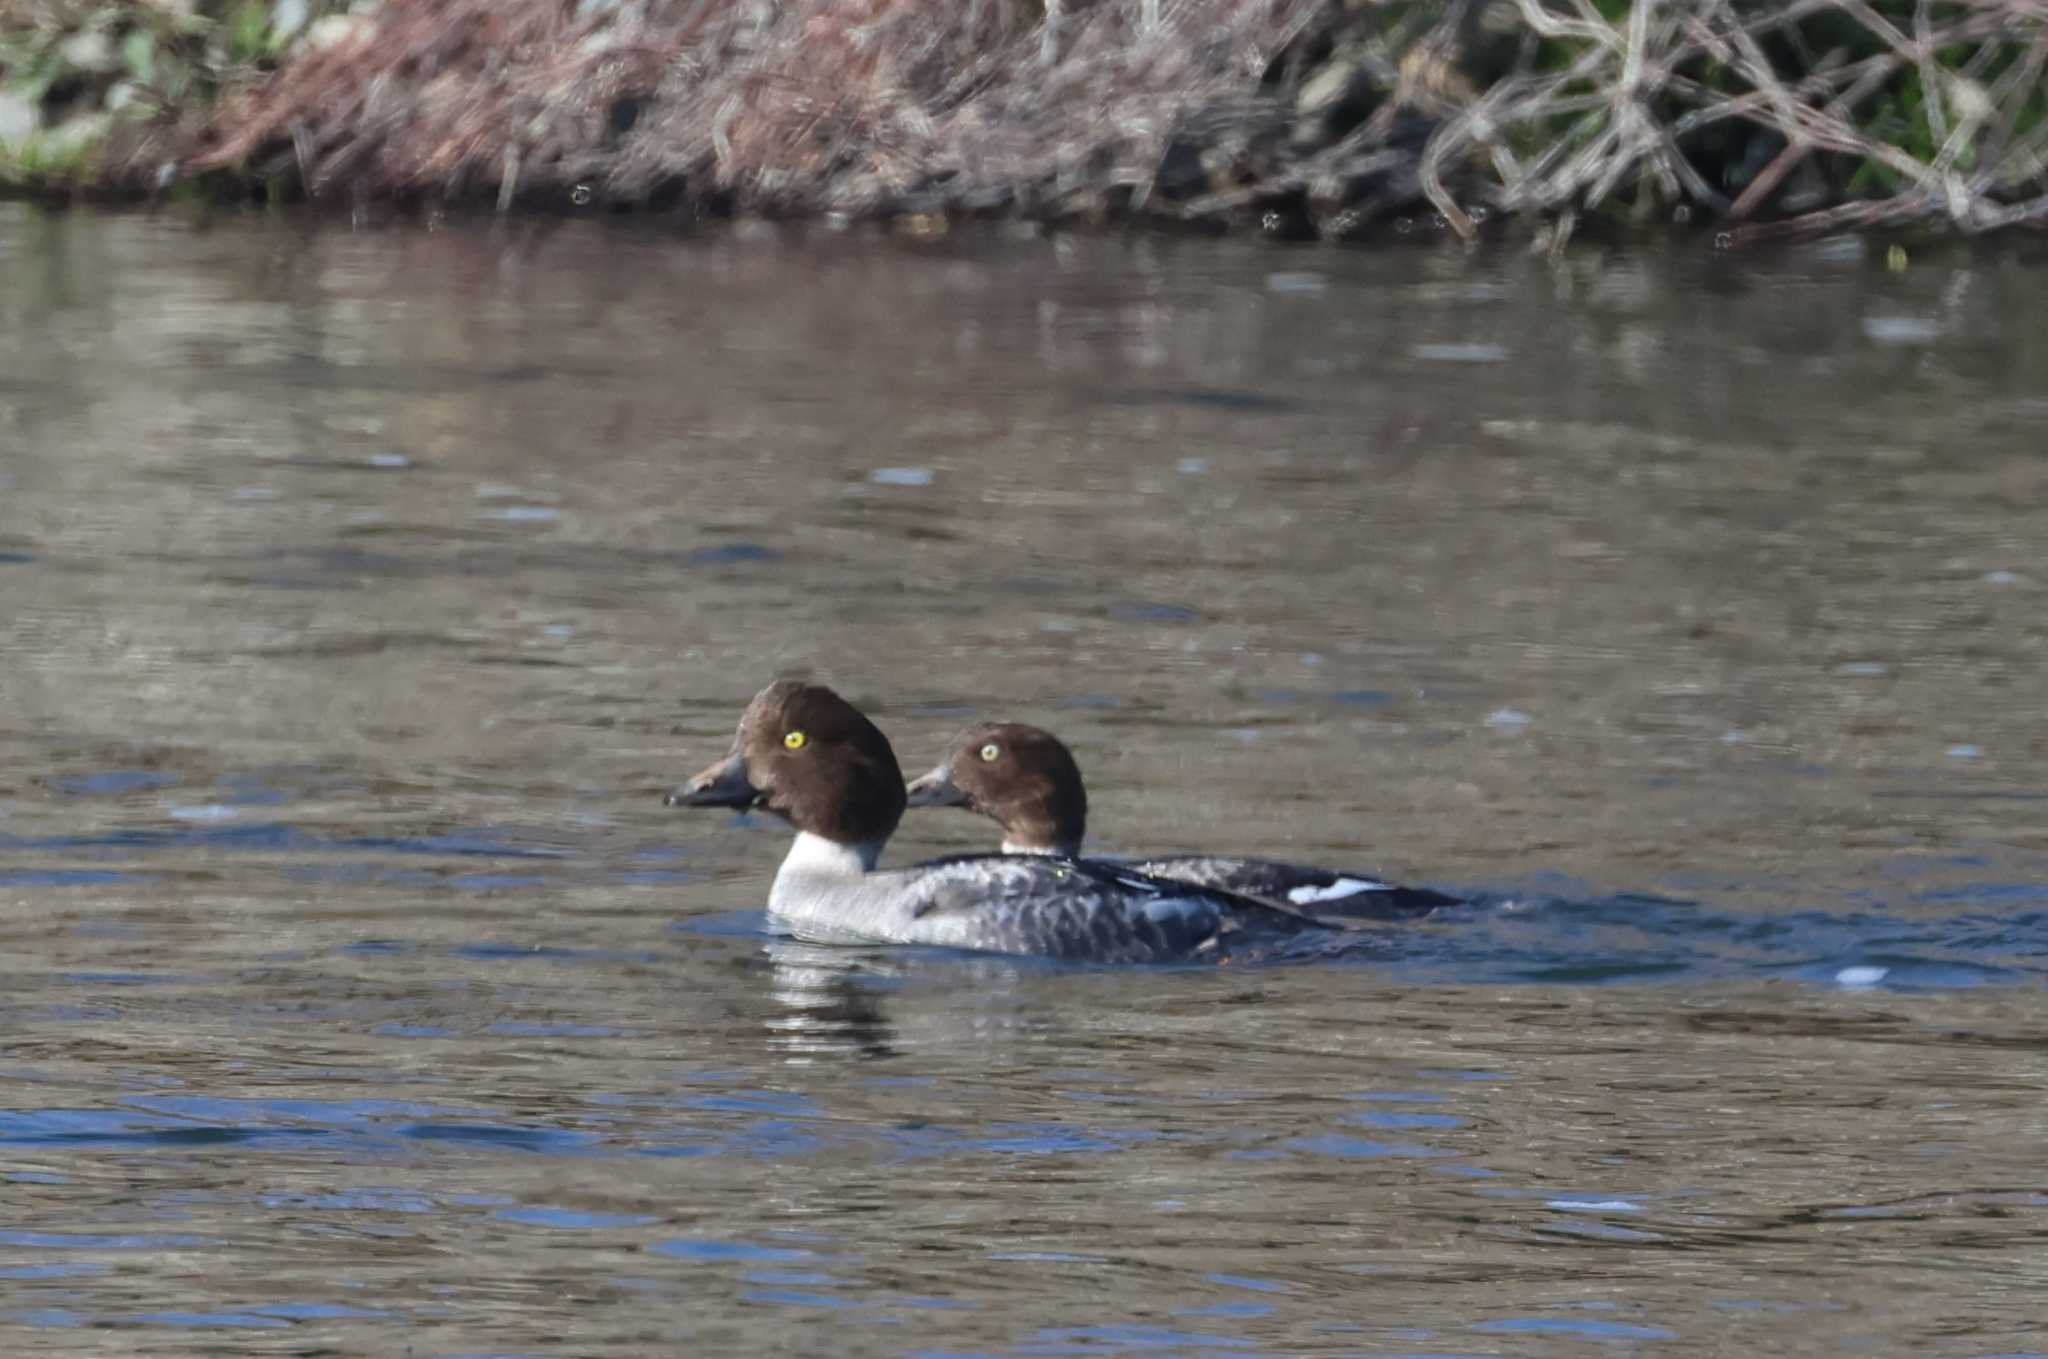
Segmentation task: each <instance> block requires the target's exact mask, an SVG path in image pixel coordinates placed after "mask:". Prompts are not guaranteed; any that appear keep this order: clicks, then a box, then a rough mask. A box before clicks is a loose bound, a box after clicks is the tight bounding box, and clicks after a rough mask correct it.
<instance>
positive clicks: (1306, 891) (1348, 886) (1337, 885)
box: [1287, 878, 1387, 906]
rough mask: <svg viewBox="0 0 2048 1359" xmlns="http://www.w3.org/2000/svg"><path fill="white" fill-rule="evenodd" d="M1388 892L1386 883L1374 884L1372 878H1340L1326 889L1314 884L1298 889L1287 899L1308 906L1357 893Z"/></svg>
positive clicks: (1290, 893) (1288, 895) (1298, 904)
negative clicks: (1313, 902) (1314, 902)
mask: <svg viewBox="0 0 2048 1359" xmlns="http://www.w3.org/2000/svg"><path fill="white" fill-rule="evenodd" d="M1386 890H1387V885H1386V884H1385V883H1383V882H1374V881H1373V880H1372V879H1371V878H1339V879H1337V880H1336V881H1335V882H1333V883H1330V884H1328V885H1327V886H1324V887H1317V886H1316V885H1315V884H1313V883H1310V884H1309V885H1307V886H1305V887H1297V888H1295V889H1294V890H1293V891H1291V892H1289V893H1288V894H1287V899H1288V900H1289V901H1291V902H1293V903H1294V904H1295V905H1297V906H1306V905H1308V904H1309V903H1310V902H1312V901H1335V900H1336V899H1337V898H1338V897H1348V896H1351V895H1352V894H1354V893H1357V892H1384V891H1386Z"/></svg>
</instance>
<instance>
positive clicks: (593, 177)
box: [0, 0, 2048, 248]
mask: <svg viewBox="0 0 2048 1359" xmlns="http://www.w3.org/2000/svg"><path fill="white" fill-rule="evenodd" d="M213 11H223V13H222V14H214V13H212V12H213ZM1610 12H1611V17H1609V18H1605V19H1602V18H1599V17H1598V16H1599V15H1603V14H1609V13H1610ZM164 13H165V11H163V10H160V9H158V8H157V7H156V6H154V5H148V4H143V3H139V0H109V2H108V3H107V4H106V5H105V6H104V8H103V9H102V10H100V11H99V12H97V13H96V14H95V15H93V16H91V17H90V19H89V20H88V21H85V22H84V23H82V24H75V25H74V26H73V27H71V28H61V27H46V28H42V29H38V28H36V27H35V21H34V20H33V19H31V20H28V21H26V26H24V21H23V20H22V19H21V18H20V17H18V16H17V17H14V18H10V19H9V20H7V21H6V22H5V26H4V27H0V195H4V196H8V197H28V198H35V199H41V200H44V201H52V200H59V201H61V200H68V199H79V200H84V201H89V202H98V203H129V204H133V203H140V202H150V201H161V200H162V199H165V198H171V199H199V200H203V201H209V202H288V201H296V200H305V199H311V200H313V201H315V202H320V203H337V204H342V205H344V210H351V211H353V210H360V209H363V208H367V207H372V206H374V207H375V208H376V209H377V210H378V211H384V210H393V211H400V212H405V211H419V212H425V213H428V214H432V213H436V212H441V211H464V212H467V211H470V210H475V209H479V208H481V209H484V210H487V211H492V212H496V213H501V214H502V213H509V212H521V213H540V214H543V215H545V214H548V213H562V214H565V215H570V216H575V215H581V214H586V213H615V212H623V213H639V214H650V215H655V216H664V215H667V216H683V217H688V218H709V219H749V218H758V219H763V220H769V221H776V220H809V221H817V222H820V223H824V224H826V225H832V226H845V225H851V224H856V223H863V222H886V223H890V224H892V225H893V226H894V227H895V228H896V229H899V230H903V231H906V232H908V233H910V234H918V233H919V232H921V231H929V232H933V233H942V232H944V231H946V230H950V229H951V228H952V227H953V226H954V225H957V224H958V223H960V222H963V221H976V220H989V221H996V222H1001V221H1022V222H1028V223H1032V224H1034V225H1036V226H1038V227H1041V228H1066V227H1075V226H1081V227H1104V226H1139V227H1147V228H1154V229H1167V230H1172V231H1181V232H1187V233H1190V234H1196V235H1208V234H1226V233H1257V234H1264V235H1267V236H1271V237H1274V238H1277V239H1281V240H1290V241H1310V240H1321V241H1340V242H1345V241H1373V240H1378V239H1383V238H1388V237H1397V236H1399V235H1401V234H1403V233H1404V232H1405V231H1411V230H1414V229H1416V228H1417V224H1418V223H1419V224H1421V228H1420V229H1422V230H1423V231H1425V232H1432V231H1433V226H1432V224H1434V223H1438V222H1441V223H1442V224H1443V225H1444V227H1445V228H1446V229H1447V230H1449V231H1450V232H1451V233H1453V234H1455V235H1457V236H1460V237H1463V238H1464V239H1466V240H1474V239H1477V238H1478V237H1479V236H1481V235H1482V234H1484V235H1489V236H1491V235H1493V234H1495V231H1496V230H1499V231H1505V232H1509V233H1515V234H1520V235H1522V236H1524V237H1527V238H1529V239H1531V240H1533V241H1534V242H1535V243H1536V244H1537V245H1538V246H1547V247H1550V248H1558V247H1561V246H1562V245H1563V244H1565V243H1566V242H1567V241H1569V240H1570V239H1571V237H1572V236H1573V235H1574V234H1575V233H1577V232H1578V231H1580V230H1582V229H1584V230H1599V231H1602V232H1604V231H1607V230H1612V229H1616V228H1620V229H1625V230H1626V229H1638V228H1646V227H1652V226H1664V225H1680V226H1684V227H1687V228H1689V229H1697V230H1703V231H1706V232H1709V233H1712V234H1713V237H1714V239H1715V241H1716V243H1717V244H1741V243H1747V242H1750V241H1755V240H1762V239H1770V238H1772V237H1779V236H1795V235H1810V234H1819V233H1825V232H1829V231H1839V230H1853V229H1870V228H1880V229H1882V228H1906V229H1913V230H1925V229H1927V228H1930V227H1931V228H1948V229H1954V230H1956V231H1958V232H1960V233H1962V234H1970V235H1977V234H1983V233H1986V232H1996V231H2004V230H2027V229H2033V230H2040V229H2042V228H2044V227H2048V87H2044V82H2043V79H2042V69H2043V67H2044V66H2048V14H2043V13H2041V12H2040V11H2039V10H2038V7H2029V6H2027V5H2025V4H2023V3H2022V0H1960V2H1959V3H1957V4H1954V5H1950V6H1947V7H1945V8H1944V11H1943V13H1942V15H1941V17H1940V19H1939V21H1938V22H1935V21H1932V20H1930V18H1929V16H1928V13H1927V12H1926V11H1924V10H1922V9H1920V8H1919V7H1917V6H1915V5H1913V4H1910V3H1905V4H1902V3H1896V2H1887V3H1877V4H1869V5H1866V4H1860V3H1857V2H1856V0H1811V3H1808V4H1806V5H1802V6H1783V5H1765V4H1760V3H1757V4H1750V3H1741V2H1740V0H1664V3H1663V4H1661V5H1657V6H1644V5H1636V6H1628V5H1621V4H1610V5H1607V6H1606V7H1605V8H1604V9H1598V10H1596V9H1594V8H1593V7H1592V6H1590V5H1586V6H1581V5H1568V4H1566V3H1564V2H1563V0H1452V3H1448V4H1422V3H1404V2H1403V0H1390V2H1388V3H1378V4H1370V3H1365V2H1364V0H1182V3H1180V4H1178V5H1164V6H1162V5H1161V4H1159V3H1157V2H1156V0H958V3H955V2H954V0H802V2H798V3H789V4H785V5H780V6H777V5H770V4H761V5H746V4H738V3H732V4H720V3H717V2H716V0H670V2H669V3H663V2H662V0H640V2H639V3H633V2H632V0H619V3H615V4H612V5H608V6H605V5H588V6H583V7H579V8H568V7H564V6H562V5H560V4H552V3H542V0H382V2H381V3H370V4H362V5H360V7H351V6H349V5H347V4H342V3H335V2H334V0H312V2H311V3H307V2H306V0H298V3H292V0H276V3H272V4H255V5H254V6H253V7H252V6H251V5H249V4H244V5H241V6H239V7H237V8H235V9H233V10H232V11H229V9H228V7H227V6H225V5H223V4H220V3H217V0H194V4H193V8H192V9H191V10H190V11H189V12H186V14H185V17H184V18H183V19H181V20H177V21H175V22H173V21H170V20H166V19H165V18H164V17H163V16H164ZM230 14H231V15H233V16H239V17H237V18H233V19H232V23H231V20H230V18H229V17H227V16H228V15H230ZM252 14H259V15H260V16H261V17H262V19H263V22H262V23H256V22H253V21H252V20H251V19H250V18H249V16H250V15H252ZM287 20H289V22H287ZM52 22H53V23H54V22H55V21H52ZM1930 91H1932V94H1931V95H1930V93H1929V92H1930ZM1489 224H1491V225H1489Z"/></svg>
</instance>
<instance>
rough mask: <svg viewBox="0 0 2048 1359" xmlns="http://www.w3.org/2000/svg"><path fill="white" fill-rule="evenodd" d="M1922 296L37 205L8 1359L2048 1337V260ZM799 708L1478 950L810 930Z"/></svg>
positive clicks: (1722, 277) (15, 838) (8, 380)
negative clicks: (1214, 952) (1008, 942)
mask: <svg viewBox="0 0 2048 1359" xmlns="http://www.w3.org/2000/svg"><path fill="white" fill-rule="evenodd" d="M1881 256H1882V251H1881V250H1879V249H1872V250H1869V251H1867V252H1866V251H1864V250H1862V249H1860V248H1859V247H1858V246H1857V245H1856V243H1854V242H1847V241H1836V242H1828V243H1823V244H1821V245H1819V246H1815V247H1811V248H1806V249H1802V250H1800V251H1796V252H1791V253H1786V254H1783V255H1777V256H1770V257H1756V256H1744V257H1739V258H1722V257H1715V256H1712V255H1710V254H1707V253H1705V252H1704V251H1696V250H1694V249H1693V248H1691V247H1689V246H1680V247H1674V248H1670V249H1666V250H1657V249H1649V248H1638V249H1633V250H1625V251H1617V252H1613V253H1606V252H1602V251H1599V250H1597V249H1592V248H1588V249H1586V250H1583V251H1580V252H1576V253H1574V254H1573V255H1572V256H1571V257H1570V258H1569V259H1568V260H1566V261H1565V262H1564V263H1563V264H1561V265H1551V264H1547V263H1544V262H1541V261H1537V260H1531V259H1527V258H1524V257H1521V256H1519V255H1516V254H1512V253H1502V254H1498V255H1486V256H1479V257H1475V258H1468V257H1466V256H1464V255H1462V254H1459V253H1457V252H1454V251H1447V250H1441V249H1438V248H1435V247H1418V248H1415V249H1401V250H1393V251H1386V252H1378V253H1359V254H1346V253H1338V252H1332V251H1308V252H1302V253H1295V252H1289V251H1285V250H1279V249H1275V248H1273V247H1270V246H1267V245H1262V244H1256V243H1252V244H1218V243H1211V242H1160V241H1137V242H1126V241H1116V240H1059V241H1044V240H1008V239H996V238H992V237H990V238H975V239H971V240H960V239H956V240H953V241H950V242H942V243H939V244H936V245H922V246H908V245H902V244H895V243H890V242H885V241H876V240H870V239H859V238H854V237H831V236H803V235H795V234H791V235H784V236H779V237H778V236H775V235H772V234H764V233H758V232H739V233H734V234H721V235H718V236H715V237H712V238H709V239H701V240H692V239H686V238H682V237H678V236H676V235H674V234H672V233H670V232H667V231H651V230H632V229H617V228H604V227H598V226H591V225H585V224H568V225H563V224H549V225H542V226H518V227H510V228H505V229H502V230H495V231H493V230H489V229H483V228H475V229H471V228H454V229H448V230H443V231H438V232H427V231H420V230H398V229H389V230H380V231H373V232H361V233H351V232H349V231H346V230H343V229H340V228H337V227H335V226H333V225H312V224H301V223H272V222H259V221H251V222H230V223H226V224H221V225H216V226H214V227H212V228H210V229H206V230H197V229H194V228H193V227H191V226H190V225H189V224H186V223H182V222H180V221H177V220H174V219H171V218H155V219H152V218H146V217H141V216H123V217H111V218H108V217H96V216H92V215H87V214H73V215H68V216H54V217H52V216H44V215H41V214H39V213H37V212H35V211H33V210H30V209H26V208H22V207H0V637H4V639H5V647H6V653H5V654H6V661H5V669H4V672H0V1044H4V1049H0V1344H4V1351H5V1352H6V1353H7V1354H9V1355H14V1354H41V1353H66V1354H109V1355H126V1354H134V1353H148V1354H206V1355H212V1354H221V1353H229V1352H234V1353H277V1354H285V1353H290V1354H315V1353H331V1354H344V1353H345V1354H401V1353H406V1354H418V1355H422V1356H426V1355H435V1356H453V1355H480V1354H520V1355H623V1354H657V1353H673V1352H676V1351H678V1350H679V1349H684V1348H688V1349H689V1350H691V1351H692V1352H701V1353H768V1352H771V1351H775V1350H780V1351H783V1352H790V1353H807V1354H859V1355H868V1354H873V1355H904V1356H911V1355H924V1356H936V1355H946V1356H965V1355H1006V1356H1007V1355H1019V1356H1023V1355H1031V1356H1037V1355H1094V1354H1103V1355H1119V1356H1132V1355H1168V1354H1173V1355H1182V1354H1188V1355H1210V1354H1215V1355H1228V1356H1239V1355H1324V1354H1329V1355H1337V1354H1362V1355H1396V1354H1401V1355H1409V1354H1414V1355H1471V1354H1481V1355H1567V1354H1582V1353H1587V1352H1597V1353H1628V1352H1643V1353H1656V1354H1672V1355H1679V1354H1716V1355H1750V1354H1793V1353H1800V1354H1821V1353H1856V1354H1876V1353H1883V1354H1900V1355H1906V1354H1912V1355H1940V1356H1958V1357H1960V1356H1975V1355H1991V1354H2021V1353H2026V1354H2040V1353H2048V1303H2044V1302H2043V1301H2041V1299H2042V1298H2043V1296H2044V1295H2048V1169H2044V1166H2048V1103H2044V1095H2048V1022H2044V1016H2043V1008H2042V1004H2041V1000H2042V982H2043V978H2044V976H2048V831H2044V829H2043V823H2042V813H2043V809H2044V807H2048V737H2044V732H2043V727H2042V722H2041V712H2042V706H2043V705H2042V696H2043V687H2042V681H2041V678H2040V677H2041V674H2042V672H2043V668H2044V651H2048V623H2044V621H2043V620H2044V617H2048V612H2044V598H2043V591H2044V585H2048V562H2044V553H2043V549H2044V546H2048V459H2044V458H2043V457H2042V453H2041V450H2042V449H2043V448H2044V447H2048V269H2044V267H2043V265H2044V263H2048V261H2044V260H2042V259H2039V258H2030V257H2029V256H2028V255H2027V253H2026V252H2025V251H2024V250H2006V251H2003V252H1998V253H1990V252H1984V253H1962V252H1956V253H1946V254H1933V255H1927V256H1925V257H1923V258H1918V259H1916V260H1915V261H1914V262H1913V264H1912V266H1911V267H1910V268H1908V269H1907V270H1906V271H1905V272H1904V273H1898V274H1894V273H1891V272H1889V271H1887V270H1886V268H1885V267H1884V264H1883V260H1882V258H1881ZM785 673H808V674H811V675H814V676H816V677H818V678H821V679H824V680H827V681H829V682H831V683H833V684H835V685H837V686H839V687H841V688H842V689H843V690H844V691H846V692H847V693H848V694H850V695H851V696H853V697H855V698H856V700H857V701H859V702H861V703H862V704H863V705H864V706H866V707H868V708H869V709H870V711H872V712H874V713H875V715H876V716H877V718H878V720H879V721H880V722H881V723H882V724H883V726H884V727H885V729H887V730H888V731H889V732H890V733H891V735H892V737H894V738H895V739H896V741H897V743H898V747H899V751H900V752H901V754H902V755H903V757H904V761H905V763H906V765H911V764H913V763H917V762H928V761H929V760H931V759H933V758H935V756H936V754H937V752H938V751H939V749H940V748H941V746H942V744H943V742H944V741H945V740H946V738H947V737H948V736H949V735H950V734H951V733H952V732H953V731H955V730H957V729H958V728H959V727H960V726H961V725H963V724H965V723H966V722H967V721H969V720H970V719H972V718H979V717H984V716H987V717H996V716H1002V717H1016V718H1021V719H1025V720H1033V721H1038V722H1041V723H1043V724H1045V725H1048V726H1051V727H1053V728H1054V729H1056V730H1058V731H1059V732H1061V733H1062V734H1063V735H1065V736H1066V737H1067V738H1068V739H1069V741H1070V742H1071V743H1072V744H1073V745H1074V746H1075V747H1076V749H1077V751H1078V752H1079V754H1080V756H1081V759H1082V762H1083V764H1084V767H1085V768H1086V769H1087V770H1088V771H1089V773H1090V776H1091V780H1092V784H1091V787H1092V790H1093V794H1094V797H1093V801H1094V803H1095V807H1096V823H1095V831H1096V834H1097V835H1098V836H1099V838H1100V842H1101V846H1102V848H1103V849H1104V850H1106V851H1135V850H1145V851H1152V850H1164V849H1167V848H1171V847H1185V848H1194V849H1240V850H1244V849H1250V850H1260V851H1264V852H1268V853H1275V854H1281V855H1286V856H1292V857H1299V858H1303V859H1308V860H1314V861H1319V862H1330V863H1337V864H1341V865H1343V866H1347V867H1354V866H1355V867H1361V868H1365V867H1370V868H1377V869H1381V870H1384V871H1386V872H1388V873H1390V874H1393V875H1396V876H1399V877H1402V878H1404V879H1408V880H1414V881H1424V882H1430V883H1434V884H1438V885H1449V886H1452V887H1454V888H1458V889H1462V890H1468V891H1471V892H1474V893H1476V894H1477V895H1478V897H1479V902H1478V904H1477V905H1475V906H1474V907H1473V908H1471V909H1469V910H1466V911H1462V912H1454V913H1450V914H1448V915H1447V916H1445V917H1442V918H1439V919H1438V920H1435V921H1433V922H1430V923H1428V924H1426V925H1423V926H1419V927H1412V928H1407V929H1401V930H1391V931H1388V932H1386V933H1385V934H1384V936H1383V937H1379V938H1376V939H1374V940H1372V941H1369V942H1368V943H1367V945H1366V946H1364V947H1362V948H1361V949H1359V950H1357V951H1356V952H1355V953H1354V954H1353V956H1350V957H1347V958H1345V959H1343V960H1341V961H1336V962H1328V963H1322V964H1317V965H1312V966H1299V967H1290V968H1270V969H1266V970H1251V971H1245V970H1238V969H1225V970H1220V971H1214V972H1205V971H1188V970H1172V969H1169V970H1159V971H1144V970H1120V971H1117V970H1090V969H1071V968H1055V967H1050V966H1041V965H1033V964H1025V963H1010V962H1002V961H992V960H979V959H971V958H960V957H954V956H939V957H935V956H931V955H925V954H919V953H916V952H912V951H900V952H890V951H884V952H880V953H869V954H854V953H848V952H844V951H832V950H820V949H811V948H804V947H801V946H797V945H793V944H790V943H787V942H784V941H778V940H773V939H770V938H767V937H765V936H764V934H763V933H762V921H761V917H760V913H759V906H760V903H761V901H762V899H763V897H764V894H765V887H766V883H767V880H768V877H769V875H770V874H771V872H772V869H773V865H774V863H775V861H776V859H777V857H778V856H779V854H780V851H781V846H782V843H783V835H784V832H782V831H781V830H780V829H779V828H778V827H776V826H774V825H770V824H765V823H760V822H745V821H735V820H734V819H732V818H729V817H727V816H725V815H724V814H721V813H695V814H689V813H676V812H669V811H666V810H664V809H663V808H662V807H661V805H660V802H659V796H658V795H659V791H660V790H661V789H662V788H664V787H666V786H667V785H668V784H671V783H673V782H674V781H675V780H676V779H677V778H678V777H679V776H681V775H683V774H685V773H687V772H689V771H690V770H692V769H694V768H696V767H698V766H699V765H701V764H702V763H704V762H705V761H706V760H707V759H708V758H710V757H711V756H712V755H715V754H717V753H719V752H720V751H722V750H723V748H724V746H725V743H726V741H727V739H728V734H729V731H730V727H731V723H732V720H733V718H734V716H735V715H736V713H737V711H738V709H739V707H740V705H741V704H742V703H743V702H744V701H745V699H746V698H747V696H748V695H749V694H750V693H752V691H753V690H754V689H755V688H756V687H758V686H759V685H760V684H761V683H763V682H764V681H766V680H767V679H769V678H771V677H773V676H776V675H778V674H785ZM993 838H994V837H993V828H992V827H989V826H988V825H987V824H986V823H981V822H976V821H973V820H970V819H968V818H966V817H964V816H961V815H959V814H946V813H930V814H920V816H919V817H916V818H913V819H912V820H911V821H910V822H908V823H907V828H906V832H905V834H904V835H903V836H902V837H900V838H899V843H898V845H897V847H896V849H895V851H894V857H895V858H897V859H899V860H905V859H908V858H912V857H915V856H918V855H921V854H924V853H929V852H937V851H940V850H946V849H958V848H968V847H975V846H980V845H984V844H987V843H990V842H992V840H993Z"/></svg>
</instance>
